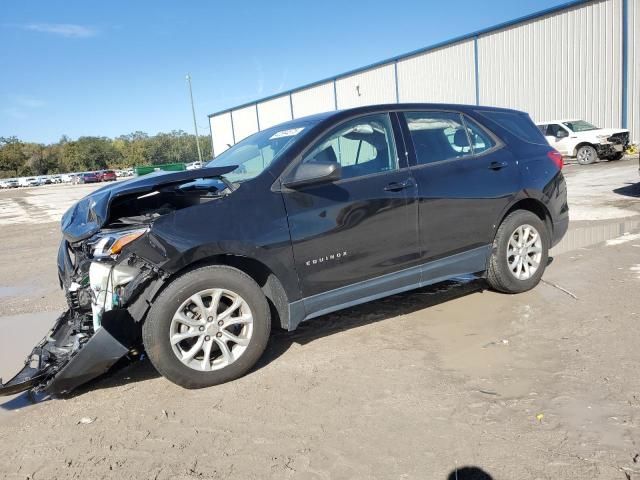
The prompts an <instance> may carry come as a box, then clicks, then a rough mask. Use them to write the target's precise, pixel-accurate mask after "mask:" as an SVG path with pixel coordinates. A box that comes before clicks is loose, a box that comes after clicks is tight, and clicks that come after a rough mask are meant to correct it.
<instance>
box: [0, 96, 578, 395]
mask: <svg viewBox="0 0 640 480" xmlns="http://www.w3.org/2000/svg"><path fill="white" fill-rule="evenodd" d="M561 169H562V157H561V156H560V154H559V153H558V152H557V151H555V150H554V149H553V148H551V147H550V146H549V144H548V143H547V142H546V140H545V138H544V137H543V136H542V134H541V133H540V131H539V130H538V129H537V128H536V126H535V125H534V124H533V122H532V121H531V119H530V118H529V116H528V115H527V114H526V113H523V112H518V111H515V110H507V109H501V108H488V107H480V106H475V105H474V106H463V105H443V104H393V105H372V106H367V107H359V108H354V109H349V110H341V111H337V112H327V113H322V114H317V115H314V116H311V117H306V118H300V119H297V120H292V121H290V122H287V123H285V124H282V125H278V126H274V127H271V128H266V129H265V130H263V131H261V132H258V133H256V134H254V135H252V136H250V137H248V138H246V139H244V140H242V141H241V142H239V143H238V144H236V145H235V146H233V147H231V148H230V149H228V150H227V151H225V152H224V153H222V154H221V155H220V156H218V157H217V158H216V159H215V160H213V161H211V162H209V163H208V164H206V165H205V166H204V168H202V169H197V170H192V171H181V172H171V173H170V172H164V173H163V174H161V175H158V174H156V175H154V174H150V175H142V176H139V177H138V178H136V179H132V180H128V181H125V182H118V183H116V184H112V185H109V186H105V187H103V188H102V189H100V190H98V191H96V192H93V193H92V194H90V195H88V196H86V197H85V198H83V199H82V200H80V201H79V202H78V203H76V204H75V205H74V206H72V207H71V208H70V209H69V210H68V211H67V212H66V213H65V214H64V216H63V217H62V222H61V230H62V234H63V240H62V242H61V245H60V249H59V252H58V275H59V278H60V284H61V286H62V287H63V288H64V290H65V295H66V297H67V300H68V303H69V310H67V311H66V312H65V313H63V314H62V315H61V316H60V318H59V319H58V323H57V326H55V327H54V329H53V330H52V331H53V332H54V333H53V334H51V335H50V336H49V337H47V338H45V339H44V340H43V341H42V342H40V343H39V344H38V345H37V346H36V349H35V350H34V352H33V354H32V355H31V356H30V357H29V358H39V359H40V362H39V363H37V365H38V366H37V369H36V368H34V367H32V366H31V364H29V363H27V365H26V366H25V368H24V369H23V371H22V372H21V373H20V374H18V375H17V376H16V377H14V379H13V380H10V381H9V382H8V383H7V384H4V385H2V386H1V387H0V395H2V394H5V395H7V394H13V393H17V392H18V391H20V390H26V389H29V388H34V387H35V388H37V389H40V390H42V389H44V390H45V391H46V392H47V393H50V394H56V393H60V392H65V391H69V390H71V389H73V388H75V387H76V386H78V385H80V384H82V383H84V382H86V381H88V380H89V379H91V378H93V377H95V376H97V375H100V374H102V373H104V372H105V371H106V370H107V369H108V368H109V367H110V366H111V365H113V364H114V363H115V362H116V361H118V359H119V357H124V356H126V355H128V354H129V353H130V352H131V351H132V349H136V350H138V351H140V350H141V349H142V348H141V347H142V346H144V349H145V350H146V353H147V355H148V357H149V359H150V360H151V363H152V364H153V365H154V366H155V367H156V369H157V370H158V372H160V373H161V374H162V375H164V376H165V377H166V378H168V379H169V380H171V381H173V382H175V383H177V384H179V385H182V386H184V387H187V388H200V387H207V386H211V385H216V384H218V383H222V382H227V381H230V380H233V379H235V378H238V377H239V376H241V375H243V374H244V373H246V372H247V371H248V370H249V369H250V368H251V367H252V366H253V365H254V364H255V363H256V362H257V361H258V359H259V358H260V356H261V355H262V353H263V352H264V350H265V347H266V346H267V342H268V340H269V335H270V331H271V326H272V320H273V324H274V325H279V326H280V327H282V328H284V329H286V330H288V331H292V330H295V329H296V327H297V326H298V325H299V324H300V323H301V322H303V321H306V320H310V319H312V318H315V317H318V316H321V315H325V314H327V313H330V312H334V311H337V310H340V309H344V308H348V307H351V306H353V305H356V304H359V303H363V302H367V301H371V300H374V299H377V298H382V297H385V296H388V295H393V294H396V293H399V292H402V291H408V290H412V289H416V288H420V287H423V286H425V285H428V284H432V283H436V282H441V281H444V280H447V279H451V278H457V277H466V278H486V280H487V282H488V284H489V285H490V286H491V287H492V288H493V289H495V290H498V291H501V292H506V293H518V292H524V291H527V290H530V289H531V288H534V287H535V286H536V285H537V284H538V282H539V281H540V279H541V278H542V275H543V273H544V270H545V268H546V266H547V264H548V261H549V249H550V248H551V247H553V246H554V245H556V244H557V243H558V242H559V241H560V240H561V238H562V237H563V235H564V234H565V232H566V231H567V228H568V225H569V211H568V210H569V207H568V205H567V190H566V185H565V181H564V178H563V176H562V172H561ZM470 314H471V313H470ZM389 328H393V327H391V326H390V327H389ZM32 363H34V362H32Z"/></svg>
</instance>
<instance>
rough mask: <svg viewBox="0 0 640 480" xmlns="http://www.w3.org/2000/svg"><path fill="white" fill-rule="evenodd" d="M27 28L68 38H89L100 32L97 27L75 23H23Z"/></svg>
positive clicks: (23, 26)
mask: <svg viewBox="0 0 640 480" xmlns="http://www.w3.org/2000/svg"><path fill="white" fill-rule="evenodd" d="M21 27H22V28H24V29H25V30H31V31H34V32H42V33H51V34H53V35H60V36H62V37H68V38H88V37H94V36H96V35H97V34H98V31H97V30H96V29H95V28H92V27H88V26H85V25H75V24H73V23H28V24H26V25H22V26H21Z"/></svg>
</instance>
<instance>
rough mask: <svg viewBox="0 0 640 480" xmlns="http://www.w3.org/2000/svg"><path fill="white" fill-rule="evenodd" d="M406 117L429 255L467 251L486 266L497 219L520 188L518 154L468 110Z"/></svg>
mask: <svg viewBox="0 0 640 480" xmlns="http://www.w3.org/2000/svg"><path fill="white" fill-rule="evenodd" d="M404 119H405V122H404V124H403V128H404V131H405V132H406V135H405V136H406V137H408V138H409V139H410V140H411V143H412V144H413V147H412V148H409V150H410V153H411V157H412V167H411V169H412V172H413V175H414V177H415V179H416V181H417V182H418V185H419V189H418V198H419V202H420V203H419V212H420V227H419V228H420V242H421V247H422V256H423V260H424V261H425V262H430V261H434V260H437V259H440V258H443V257H447V256H450V255H455V254H461V255H462V263H463V264H466V265H469V264H471V265H473V266H477V265H480V267H481V268H479V269H478V270H477V271H480V270H483V269H484V266H483V259H485V258H486V253H487V251H488V249H487V246H488V245H489V244H491V243H492V242H493V232H494V231H495V230H494V229H495V227H496V225H495V224H496V222H497V221H498V220H499V216H500V214H501V213H502V212H503V211H504V210H505V209H506V207H507V206H508V205H509V203H510V202H511V201H512V199H513V197H514V195H515V193H516V192H517V191H518V184H519V174H518V166H517V164H516V162H515V159H514V157H513V155H512V154H511V152H510V151H509V150H508V149H507V148H502V145H501V144H500V141H499V140H498V139H497V138H495V137H493V135H491V134H490V133H489V132H488V131H486V130H485V129H483V128H482V127H480V126H479V125H478V123H476V122H474V121H473V120H471V119H470V118H469V117H468V116H466V115H464V116H463V115H461V114H459V113H456V112H442V111H419V112H405V113H404ZM465 252H466V253H465ZM467 257H468V258H467ZM458 258H461V257H458ZM466 260H469V261H468V262H467V261H466ZM470 270H473V268H470ZM452 273H455V274H458V273H473V272H471V271H468V272H452ZM427 276H428V275H426V274H425V280H429V279H428V278H426V277H427Z"/></svg>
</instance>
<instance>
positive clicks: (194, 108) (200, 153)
mask: <svg viewBox="0 0 640 480" xmlns="http://www.w3.org/2000/svg"><path fill="white" fill-rule="evenodd" d="M187 82H189V97H190V98H191V113H192V114H193V129H194V130H195V131H196V147H198V160H200V162H202V151H201V150H200V137H199V136H198V124H197V123H196V107H194V106H193V91H192V90H191V75H190V74H188V73H187Z"/></svg>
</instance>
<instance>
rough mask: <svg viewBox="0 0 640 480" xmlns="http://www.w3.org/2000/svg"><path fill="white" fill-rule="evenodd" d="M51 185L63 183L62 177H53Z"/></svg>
mask: <svg viewBox="0 0 640 480" xmlns="http://www.w3.org/2000/svg"><path fill="white" fill-rule="evenodd" d="M50 178H51V183H62V175H51V177H50Z"/></svg>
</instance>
